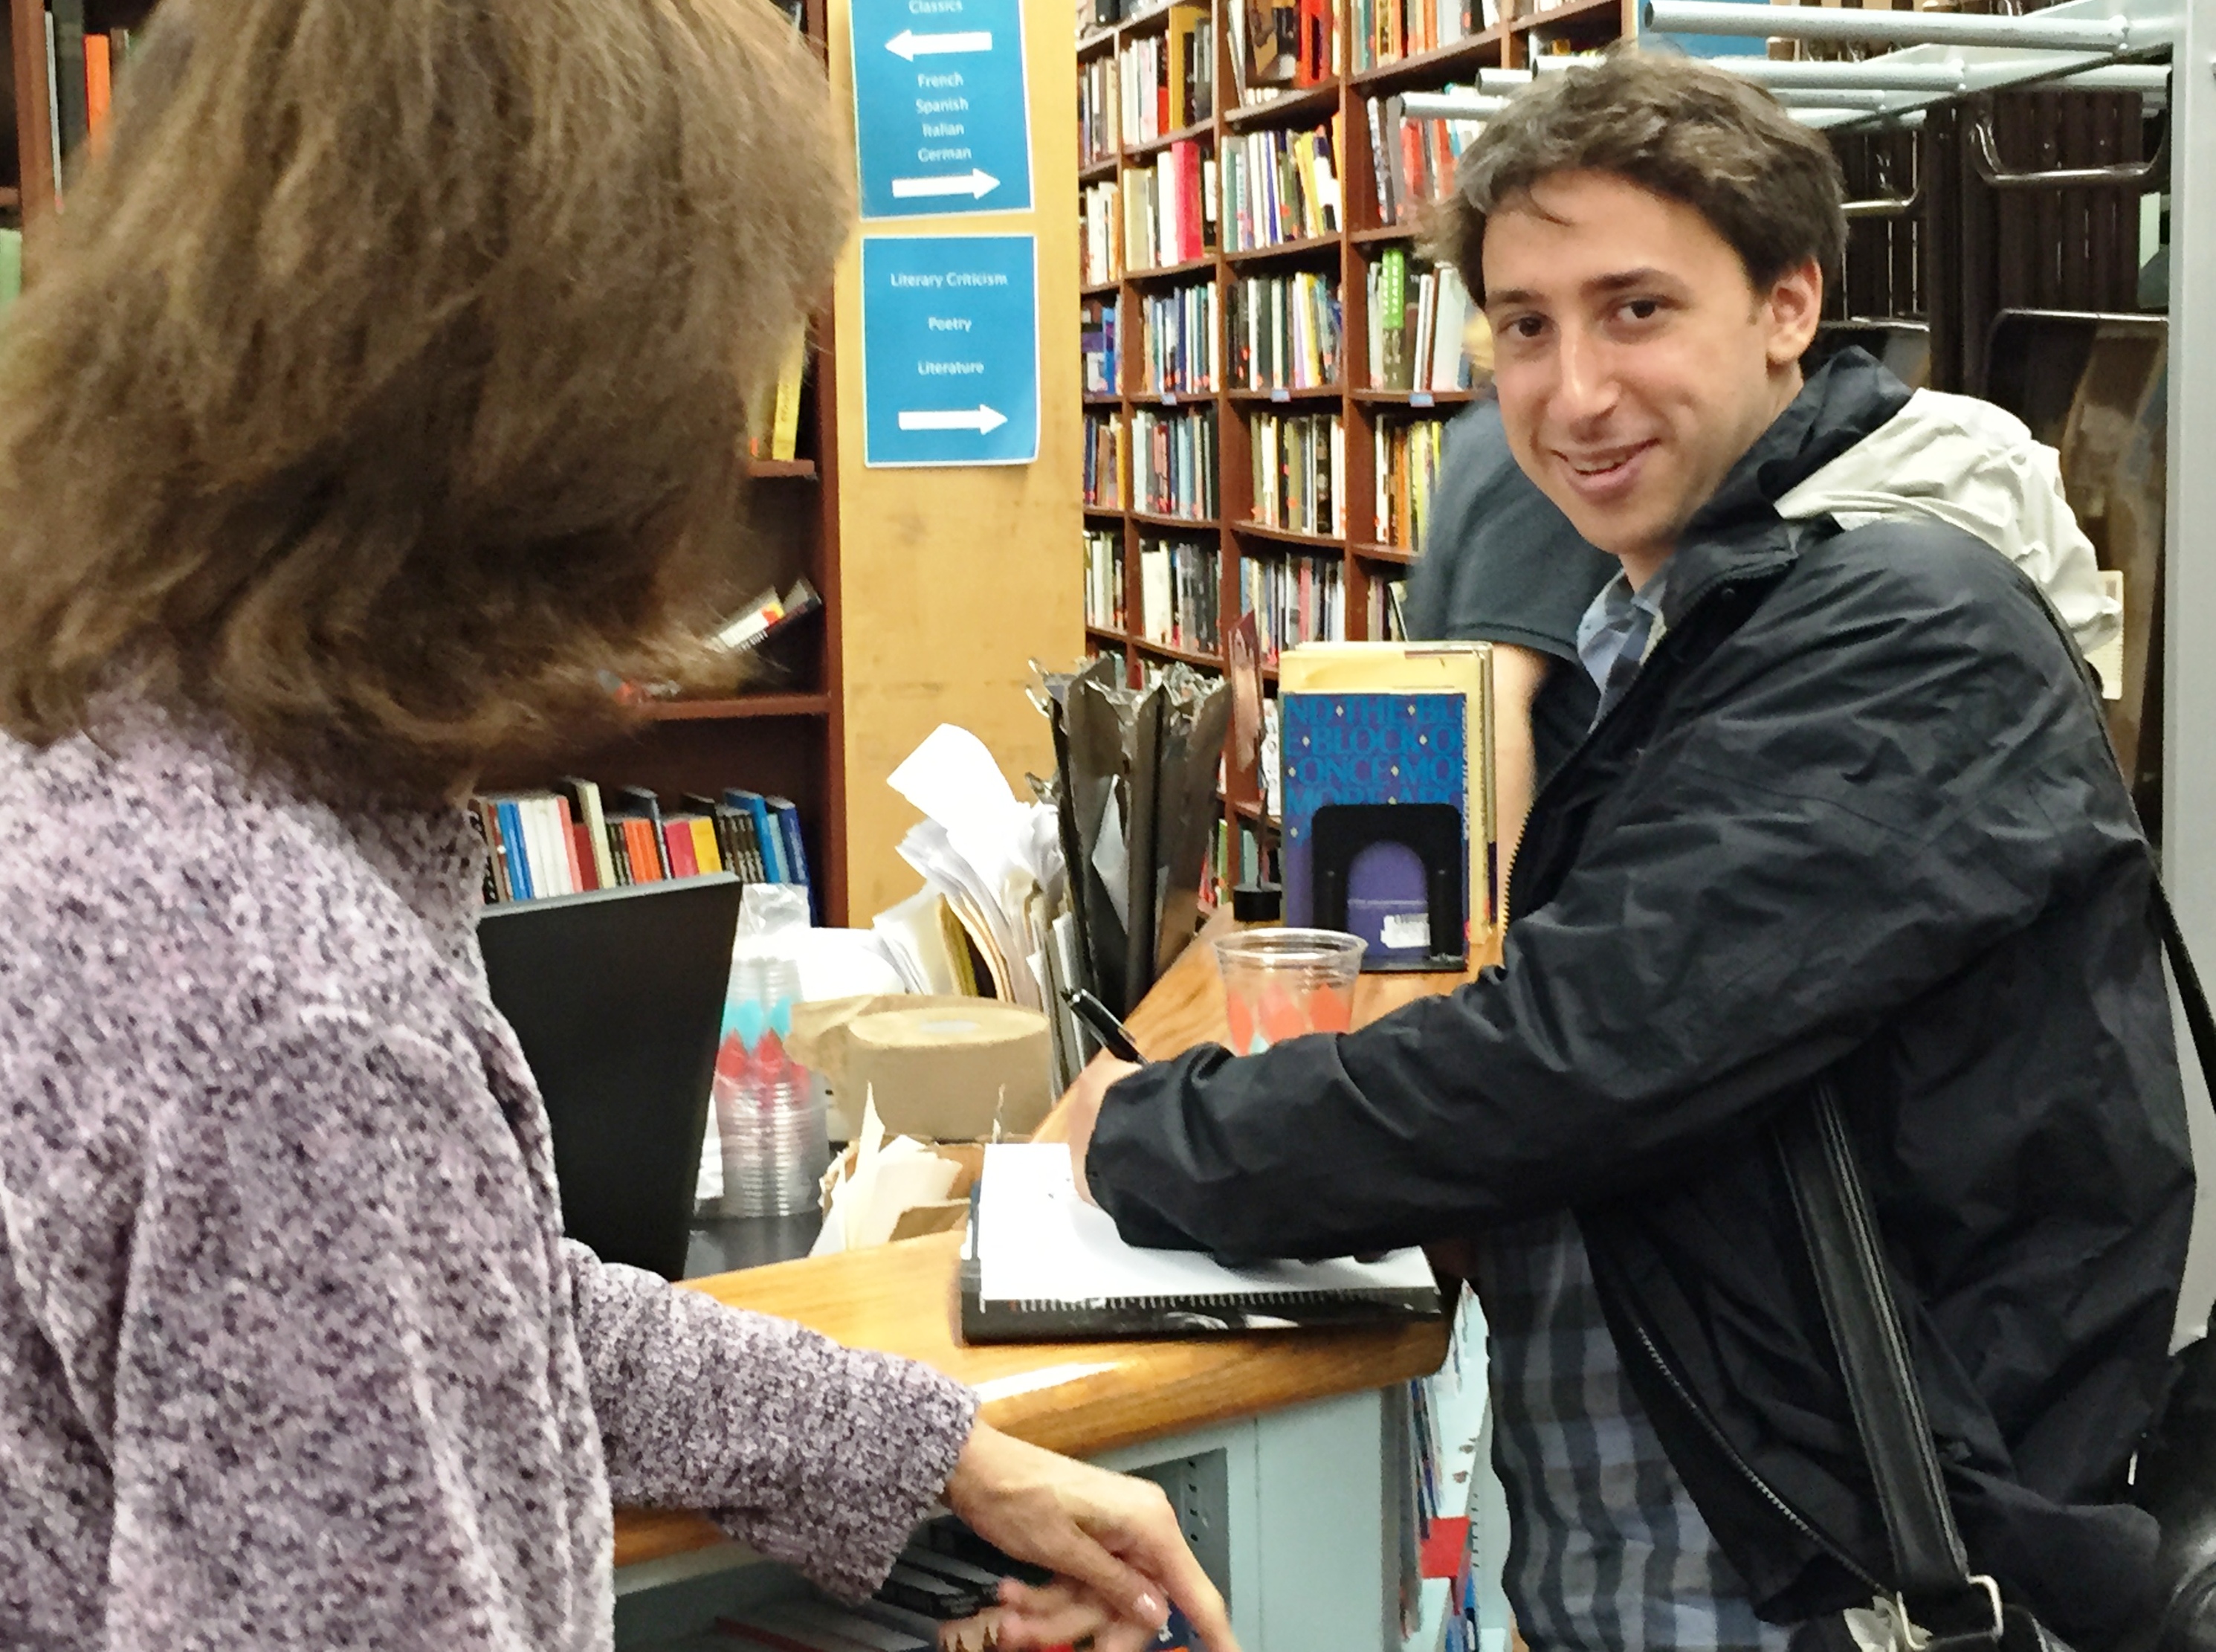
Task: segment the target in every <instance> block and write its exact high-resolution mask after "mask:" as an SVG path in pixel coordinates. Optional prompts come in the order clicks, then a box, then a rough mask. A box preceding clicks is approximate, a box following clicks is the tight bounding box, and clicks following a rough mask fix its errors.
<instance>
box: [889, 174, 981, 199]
mask: <svg viewBox="0 0 2216 1652" xmlns="http://www.w3.org/2000/svg"><path fill="white" fill-rule="evenodd" d="M997 188H1000V180H999V179H998V178H996V177H994V176H993V175H992V174H991V173H990V172H988V171H986V170H984V169H983V168H982V167H973V168H971V169H970V170H969V171H967V172H957V173H956V174H955V175H954V176H951V177H946V178H895V179H894V180H893V199H894V200H914V199H916V198H917V197H919V196H929V195H968V196H969V197H970V198H971V199H972V200H983V199H984V198H985V197H986V196H987V195H988V194H992V192H993V191H994V190H995V189H997Z"/></svg>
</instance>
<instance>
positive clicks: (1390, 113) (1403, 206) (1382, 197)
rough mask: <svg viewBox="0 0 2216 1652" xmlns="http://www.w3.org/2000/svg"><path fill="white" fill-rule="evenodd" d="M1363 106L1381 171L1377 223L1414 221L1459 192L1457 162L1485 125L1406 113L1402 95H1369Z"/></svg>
mask: <svg viewBox="0 0 2216 1652" xmlns="http://www.w3.org/2000/svg"><path fill="white" fill-rule="evenodd" d="M1446 90H1447V91H1450V92H1455V91H1467V90H1468V88H1467V87H1460V86H1449V87H1447V88H1446ZM1363 107H1364V109H1365V111H1366V113H1367V115H1368V118H1369V121H1370V164H1371V166H1372V167H1373V168H1374V169H1375V170H1376V184H1377V218H1378V221H1379V222H1380V223H1381V224H1413V223H1415V222H1416V221H1417V220H1418V219H1420V218H1421V217H1422V216H1423V214H1424V213H1425V209H1426V208H1428V207H1430V206H1432V205H1433V204H1434V203H1436V202H1437V201H1442V200H1445V199H1446V198H1447V197H1448V196H1449V195H1450V194H1452V193H1453V192H1454V181H1455V165H1456V162H1458V161H1459V160H1460V159H1461V158H1462V151H1463V150H1464V149H1466V148H1468V146H1469V145H1470V144H1471V143H1472V142H1473V141H1474V139H1476V137H1477V134H1478V133H1480V132H1481V131H1483V130H1484V127H1485V123H1484V122H1483V121H1481V120H1448V119H1446V118H1445V117H1443V116H1433V117H1427V118H1419V117H1418V116H1415V115H1412V114H1402V113H1401V108H1400V97H1399V96H1398V95H1397V94H1396V95H1394V96H1391V97H1373V98H1370V99H1368V100H1367V101H1366V102H1365V103H1364V106H1363Z"/></svg>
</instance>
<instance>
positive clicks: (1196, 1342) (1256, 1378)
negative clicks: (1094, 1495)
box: [615, 1234, 1449, 1567]
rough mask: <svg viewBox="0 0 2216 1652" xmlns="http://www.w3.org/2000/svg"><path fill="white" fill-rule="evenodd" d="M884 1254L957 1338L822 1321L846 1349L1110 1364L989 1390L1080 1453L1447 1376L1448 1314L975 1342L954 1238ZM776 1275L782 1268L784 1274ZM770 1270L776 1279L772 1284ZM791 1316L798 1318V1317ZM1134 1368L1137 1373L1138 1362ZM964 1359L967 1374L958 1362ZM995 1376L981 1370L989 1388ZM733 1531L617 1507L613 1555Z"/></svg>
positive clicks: (800, 1265) (735, 1276)
mask: <svg viewBox="0 0 2216 1652" xmlns="http://www.w3.org/2000/svg"><path fill="white" fill-rule="evenodd" d="M888 1250H893V1251H897V1252H902V1253H906V1254H901V1255H898V1256H896V1257H894V1258H890V1259H888V1260H890V1261H892V1262H893V1265H894V1267H895V1268H896V1270H897V1271H898V1272H901V1273H914V1272H915V1271H917V1270H919V1269H923V1268H929V1269H931V1270H932V1271H933V1272H936V1273H938V1274H939V1277H940V1278H941V1279H943V1280H944V1286H943V1289H944V1291H945V1298H944V1302H945V1316H946V1318H945V1333H944V1335H945V1341H946V1344H947V1346H946V1347H945V1348H944V1349H940V1348H938V1347H933V1346H931V1345H930V1342H929V1341H926V1343H925V1345H924V1346H920V1347H918V1346H915V1345H914V1344H915V1341H916V1339H915V1336H914V1331H915V1327H914V1326H913V1325H909V1326H906V1327H902V1328H901V1330H900V1333H899V1334H896V1335H893V1336H890V1337H886V1338H883V1339H879V1338H877V1337H872V1336H871V1335H867V1334H866V1333H864V1334H860V1335H855V1334H853V1333H852V1331H851V1329H850V1328H849V1327H846V1326H840V1327H837V1328H827V1329H828V1330H831V1331H832V1332H833V1334H834V1335H836V1333H837V1332H838V1331H841V1330H845V1331H849V1335H846V1336H844V1337H840V1338H839V1340H841V1341H846V1342H848V1344H849V1345H850V1346H856V1347H862V1346H868V1345H869V1343H871V1341H878V1340H883V1341H892V1342H895V1343H896V1344H900V1343H904V1344H907V1345H908V1346H896V1347H891V1348H889V1349H888V1350H886V1351H888V1352H893V1353H902V1354H904V1355H907V1356H908V1357H914V1358H920V1359H923V1360H924V1362H925V1363H926V1364H928V1365H933V1366H936V1367H938V1368H939V1369H941V1370H947V1368H948V1367H949V1366H954V1367H957V1369H954V1370H951V1371H949V1372H948V1374H949V1375H951V1376H954V1377H956V1378H957V1379H959V1380H965V1381H971V1382H973V1383H975V1382H976V1381H977V1377H976V1367H978V1366H980V1365H983V1366H985V1367H986V1368H987V1369H988V1370H994V1371H995V1375H996V1376H1000V1377H1014V1378H1019V1379H1020V1378H1021V1377H1022V1376H1023V1375H1025V1374H1026V1373H1028V1372H1044V1371H1049V1370H1053V1369H1058V1368H1062V1367H1065V1366H1067V1367H1084V1366H1088V1365H1091V1366H1104V1367H1106V1369H1103V1370H1099V1371H1095V1372H1090V1373H1088V1374H1082V1375H1073V1376H1072V1377H1071V1378H1067V1379H1065V1380H1062V1381H1060V1382H1057V1383H1054V1384H1050V1385H1048V1386H1044V1387H1039V1388H1032V1389H1029V1390H1025V1391H1019V1392H1015V1393H1007V1394H1002V1395H1000V1396H996V1397H993V1398H989V1399H988V1400H987V1401H985V1402H984V1403H983V1405H982V1407H981V1408H980V1415H982V1417H983V1419H984V1420H985V1421H988V1422H989V1423H991V1424H992V1425H993V1426H994V1427H996V1428H1000V1429H1002V1430H1004V1431H1005V1432H1006V1433H1011V1434H1013V1435H1014V1436H1015V1437H1016V1438H1018V1439H1025V1440H1029V1441H1031V1443H1032V1444H1034V1445H1043V1446H1046V1447H1047V1448H1049V1449H1050V1450H1053V1451H1058V1452H1065V1453H1068V1454H1069V1455H1071V1456H1076V1457H1093V1456H1098V1455H1099V1454H1101V1453H1103V1452H1111V1451H1115V1450H1118V1449H1120V1448H1122V1447H1124V1446H1128V1445H1141V1444H1143V1443H1144V1442H1146V1441H1148V1440H1150V1439H1161V1438H1163V1437H1165V1436H1166V1435H1171V1434H1179V1433H1191V1432H1193V1431H1195V1430H1197V1429H1202V1428H1206V1427H1213V1426H1216V1425H1217V1424H1221V1423H1225V1422H1229V1421H1236V1420H1238V1419H1240V1418H1244V1417H1251V1416H1257V1415H1265V1414H1266V1413H1269V1412H1271V1411H1278V1410H1283V1409H1287V1408H1289V1407H1291V1406H1296V1405H1304V1404H1307V1403H1309V1402H1314V1401H1319V1400H1327V1399H1333V1398H1336V1397H1338V1396H1341V1395H1345V1394H1353V1393H1361V1392H1364V1391H1367V1390H1371V1389H1377V1388H1384V1387H1387V1386H1389V1385H1390V1384H1394V1383H1397V1382H1407V1381H1408V1380H1410V1379H1411V1378H1416V1377H1422V1376H1427V1375H1429V1374H1430V1373H1431V1372H1434V1371H1437V1369H1438V1368H1439V1365H1441V1363H1442V1362H1443V1360H1444V1359H1445V1358H1446V1353H1447V1345H1448V1335H1449V1332H1448V1324H1447V1322H1446V1321H1444V1320H1437V1321H1431V1322H1425V1323H1422V1324H1414V1325H1407V1326H1402V1327H1400V1328H1394V1329H1390V1330H1372V1331H1333V1332H1284V1333H1269V1334H1263V1335H1249V1336H1236V1337H1212V1338H1193V1339H1181V1340H1176V1341H1168V1340H1166V1341H1154V1342H1069V1343H1037V1344H1021V1345H1004V1346H1000V1347H991V1348H977V1347H965V1346H963V1345H962V1344H960V1343H959V1342H958V1341H957V1340H956V1339H955V1338H954V1336H953V1334H952V1315H953V1303H952V1290H953V1282H954V1269H955V1264H956V1260H957V1254H958V1236H955V1235H951V1234H947V1235H936V1236H933V1237H931V1238H927V1239H917V1240H910V1241H908V1242H904V1243H902V1244H901V1245H899V1246H896V1247H888V1248H881V1249H879V1250H878V1251H877V1252H874V1253H864V1254H874V1255H876V1256H877V1257H879V1258H886V1253H887V1251H888ZM934 1253H943V1255H942V1254H934ZM827 1260H831V1261H835V1260H837V1259H835V1258H834V1259H827ZM807 1267H809V1264H808V1263H805V1262H797V1263H785V1264H781V1265H779V1267H773V1268H754V1269H748V1270H747V1271H745V1272H742V1273H724V1274H717V1275H716V1276H714V1277H712V1278H709V1279H692V1280H687V1281H686V1282H685V1285H684V1286H683V1287H682V1288H685V1289H688V1290H699V1291H705V1293H706V1294H708V1295H711V1296H713V1297H716V1298H717V1299H719V1300H722V1301H724V1302H727V1303H729V1304H731V1305H734V1306H741V1307H744V1306H748V1305H750V1304H749V1300H748V1299H750V1298H752V1299H756V1300H759V1299H760V1298H763V1297H767V1298H769V1299H770V1301H771V1302H772V1303H774V1304H777V1305H779V1306H785V1305H787V1304H786V1302H785V1298H787V1296H788V1293H789V1291H790V1288H791V1285H792V1284H794V1283H796V1282H797V1280H799V1279H802V1278H803V1277H805V1276H804V1275H803V1274H799V1273H792V1272H791V1270H796V1269H804V1268H807ZM780 1275H782V1276H785V1277H784V1278H783V1279H779V1277H778V1276H780ZM765 1276H770V1277H769V1278H768V1279H767V1280H765ZM765 1284H767V1285H768V1286H769V1288H768V1289H766V1290H765V1289H764V1286H765ZM780 1287H782V1288H780ZM765 1310H766V1308H765ZM787 1316H788V1317H800V1316H799V1315H798V1314H797V1313H791V1312H789V1313H788V1314H787ZM1134 1365H1137V1366H1139V1367H1141V1369H1139V1370H1136V1371H1135V1370H1133V1369H1132V1367H1133V1366H1134ZM964 1366H967V1367H970V1368H971V1369H970V1370H969V1371H964V1370H963V1369H960V1367H964ZM993 1381H994V1378H985V1382H986V1384H987V1385H988V1386H989V1385H990V1384H991V1383H992V1382H993ZM723 1540H724V1534H723V1532H721V1531H720V1530H719V1529H718V1528H717V1526H716V1525H715V1524H714V1523H713V1522H712V1521H711V1520H710V1519H708V1518H707V1517H706V1516H705V1515H704V1514H700V1513H694V1512H692V1511H689V1510H676V1509H643V1508H620V1509H618V1510H617V1511H616V1516H615V1563H616V1565H617V1566H619V1567H624V1566H631V1565H636V1564H638V1563H643V1562H646V1561H651V1560H661V1559H665V1558H668V1556H673V1555H680V1554H685V1553H687V1552H689V1551H691V1550H697V1549H703V1548H706V1547H709V1546H711V1545H712V1544H717V1543H721V1542H723Z"/></svg>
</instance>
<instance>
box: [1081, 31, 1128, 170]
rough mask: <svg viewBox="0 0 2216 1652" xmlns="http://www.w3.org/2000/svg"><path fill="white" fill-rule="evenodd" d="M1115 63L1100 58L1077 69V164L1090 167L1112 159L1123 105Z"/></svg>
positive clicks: (1084, 63) (1105, 57)
mask: <svg viewBox="0 0 2216 1652" xmlns="http://www.w3.org/2000/svg"><path fill="white" fill-rule="evenodd" d="M1122 101H1123V95H1122V92H1121V89H1119V87H1118V86H1117V73H1116V59H1114V58H1112V57H1107V56H1102V57H1098V58H1092V59H1087V60H1086V61H1085V62H1083V63H1081V64H1080V65H1077V163H1078V165H1079V166H1080V167H1086V166H1094V165H1097V164H1099V163H1100V162H1102V161H1105V160H1111V159H1113V158H1114V157H1115V154H1116V148H1117V141H1118V139H1117V133H1118V130H1119V128H1120V126H1121V122H1120V120H1118V119H1117V116H1118V114H1119V106H1120V105H1121V103H1122Z"/></svg>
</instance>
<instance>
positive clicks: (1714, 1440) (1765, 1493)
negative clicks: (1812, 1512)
mask: <svg viewBox="0 0 2216 1652" xmlns="http://www.w3.org/2000/svg"><path fill="white" fill-rule="evenodd" d="M1626 1306H1627V1307H1628V1304H1626ZM1625 1317H1626V1318H1627V1319H1628V1320H1629V1321H1630V1322H1631V1328H1632V1330H1633V1332H1634V1334H1635V1335H1637V1336H1638V1338H1639V1347H1640V1351H1641V1352H1643V1353H1645V1354H1646V1356H1647V1359H1648V1361H1649V1362H1650V1363H1651V1364H1652V1365H1653V1367H1654V1369H1655V1371H1656V1372H1657V1373H1658V1374H1659V1376H1660V1377H1661V1378H1662V1380H1663V1381H1664V1382H1665V1383H1666V1384H1669V1387H1670V1391H1671V1393H1672V1394H1674V1395H1676V1396H1677V1403H1678V1404H1680V1405H1682V1406H1684V1408H1685V1410H1686V1412H1687V1414H1688V1415H1690V1416H1691V1417H1692V1419H1693V1421H1695V1422H1696V1423H1698V1424H1700V1426H1701V1432H1702V1433H1704V1434H1706V1435H1707V1436H1708V1439H1709V1442H1710V1443H1711V1444H1712V1445H1714V1446H1715V1448H1716V1449H1717V1450H1718V1451H1720V1452H1722V1453H1723V1454H1724V1460H1725V1461H1726V1462H1727V1463H1729V1464H1731V1465H1732V1467H1733V1469H1734V1470H1737V1471H1738V1472H1739V1477H1740V1478H1742V1479H1744V1480H1745V1482H1746V1483H1747V1484H1748V1485H1750V1486H1751V1487H1753V1488H1754V1489H1755V1490H1756V1491H1757V1493H1759V1494H1760V1495H1761V1496H1762V1499H1763V1501H1764V1502H1766V1503H1768V1504H1769V1505H1770V1507H1771V1508H1772V1509H1773V1510H1775V1511H1776V1513H1777V1516H1778V1518H1779V1519H1782V1520H1783V1521H1784V1522H1785V1523H1786V1524H1787V1525H1788V1526H1791V1527H1792V1528H1793V1529H1794V1531H1795V1532H1799V1533H1800V1535H1801V1536H1802V1537H1804V1538H1807V1539H1808V1541H1809V1542H1811V1543H1813V1544H1815V1545H1816V1546H1817V1547H1818V1548H1819V1549H1821V1550H1823V1551H1824V1552H1825V1554H1827V1555H1829V1556H1831V1558H1832V1559H1833V1560H1836V1561H1837V1562H1838V1563H1839V1564H1840V1565H1842V1566H1844V1567H1845V1568H1846V1569H1847V1570H1849V1571H1850V1572H1852V1573H1853V1574H1854V1575H1855V1576H1856V1578H1857V1579H1859V1580H1860V1581H1862V1583H1864V1584H1865V1585H1867V1586H1868V1588H1869V1590H1870V1592H1871V1593H1873V1594H1888V1593H1891V1591H1890V1590H1889V1589H1887V1587H1886V1586H1885V1585H1884V1584H1883V1583H1881V1582H1880V1581H1878V1580H1877V1579H1876V1578H1874V1577H1873V1576H1871V1575H1870V1574H1869V1573H1868V1570H1867V1569H1864V1568H1863V1566H1862V1563H1860V1562H1859V1561H1857V1560H1856V1558H1855V1557H1854V1556H1852V1555H1850V1554H1849V1553H1848V1552H1847V1551H1846V1550H1844V1549H1843V1548H1841V1547H1840V1546H1839V1544H1837V1543H1836V1542H1835V1541H1833V1540H1832V1539H1831V1538H1829V1537H1827V1536H1825V1534H1824V1533H1823V1532H1819V1531H1818V1530H1817V1529H1816V1527H1815V1526H1813V1525H1811V1524H1810V1523H1809V1522H1808V1520H1807V1519H1806V1517H1804V1516H1803V1515H1802V1514H1801V1513H1800V1510H1798V1509H1796V1508H1794V1507H1793V1505H1792V1504H1790V1503H1788V1502H1787V1501H1785V1499H1784V1498H1782V1497H1781V1496H1779V1495H1777V1493H1776V1490H1775V1489H1772V1487H1771V1486H1770V1482H1768V1481H1767V1480H1765V1479H1764V1478H1763V1477H1762V1476H1760V1475H1759V1474H1757V1473H1756V1472H1755V1469H1754V1465H1753V1464H1751V1463H1749V1462H1748V1461H1747V1460H1746V1459H1745V1458H1743V1457H1741V1456H1740V1455H1739V1448H1738V1447H1737V1446H1735V1445H1733V1444H1732V1443H1731V1441H1730V1439H1728V1438H1727V1437H1726V1435H1725V1433H1724V1431H1723V1430H1722V1429H1721V1428H1720V1427H1717V1426H1716V1423H1715V1420H1714V1418H1712V1417H1710V1416H1709V1415H1708V1412H1707V1411H1706V1410H1704V1409H1702V1406H1701V1403H1700V1402H1699V1401H1698V1400H1696V1399H1695V1398H1694V1397H1693V1393H1692V1390H1690V1389H1689V1388H1687V1387H1686V1386H1685V1384H1684V1380H1683V1379H1682V1378H1679V1377H1678V1375H1677V1372H1675V1371H1674V1370H1672V1369H1671V1365H1670V1362H1669V1361H1668V1360H1666V1359H1664V1358H1663V1357H1662V1350H1661V1349H1660V1348H1659V1347H1655V1346H1654V1339H1653V1336H1651V1335H1648V1333H1647V1327H1646V1325H1645V1323H1644V1322H1641V1321H1640V1318H1639V1316H1637V1315H1636V1314H1635V1313H1627V1314H1626V1315H1625Z"/></svg>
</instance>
